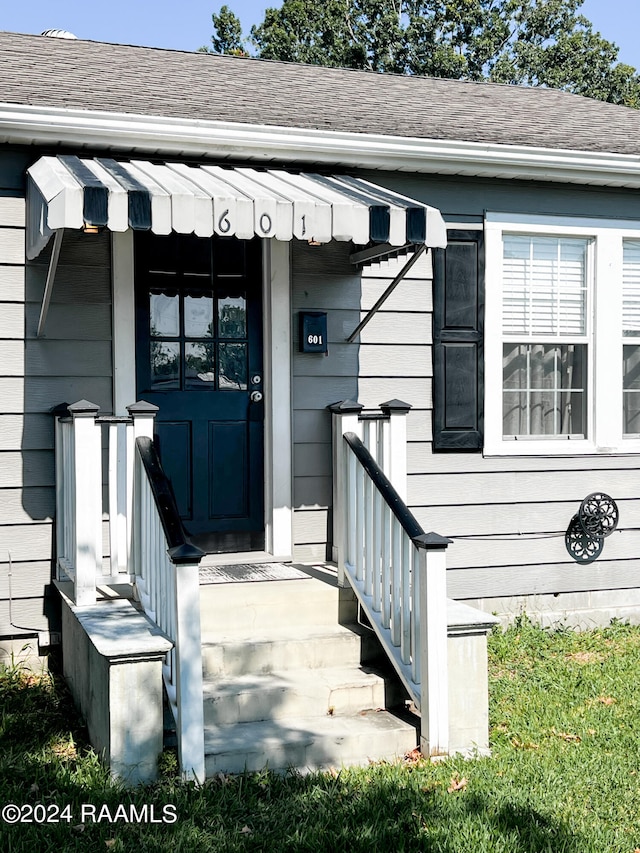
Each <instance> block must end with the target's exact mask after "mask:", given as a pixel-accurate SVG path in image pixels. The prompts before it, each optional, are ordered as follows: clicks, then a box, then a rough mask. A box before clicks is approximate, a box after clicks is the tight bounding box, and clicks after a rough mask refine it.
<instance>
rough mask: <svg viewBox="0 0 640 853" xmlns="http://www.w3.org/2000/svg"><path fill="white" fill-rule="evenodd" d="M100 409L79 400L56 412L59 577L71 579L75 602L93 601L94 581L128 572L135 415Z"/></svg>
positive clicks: (120, 579)
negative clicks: (101, 414)
mask: <svg viewBox="0 0 640 853" xmlns="http://www.w3.org/2000/svg"><path fill="white" fill-rule="evenodd" d="M99 411H100V407H99V406H97V405H95V403H90V402H88V401H87V400H80V401H79V402H78V403H74V404H73V405H71V406H64V407H61V410H60V411H58V412H57V413H56V426H55V448H56V557H57V577H58V580H70V581H72V583H73V595H72V598H73V600H74V603H75V604H77V605H85V604H94V603H95V600H96V585H98V584H117V583H128V582H129V581H130V577H131V576H130V566H131V533H132V527H131V509H132V500H133V436H134V417H111V416H107V417H99ZM103 448H106V449H107V465H106V466H103ZM103 474H104V476H103ZM105 487H106V490H107V494H106V500H104V499H103V488H105ZM103 505H106V507H107V508H108V520H107V515H106V513H104V512H103Z"/></svg>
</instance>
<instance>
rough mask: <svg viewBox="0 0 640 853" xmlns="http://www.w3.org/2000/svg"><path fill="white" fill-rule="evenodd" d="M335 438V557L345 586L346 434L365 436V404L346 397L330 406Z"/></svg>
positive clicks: (342, 584)
mask: <svg viewBox="0 0 640 853" xmlns="http://www.w3.org/2000/svg"><path fill="white" fill-rule="evenodd" d="M328 408H329V411H330V412H331V427H332V438H333V543H332V554H331V556H332V559H333V561H334V562H335V563H337V564H338V585H339V586H345V576H344V564H345V558H346V553H347V538H346V537H347V524H346V514H347V482H346V480H347V476H346V475H347V472H346V448H345V446H344V439H343V437H342V436H343V435H344V434H345V432H355V433H356V435H358V436H360V437H362V432H361V425H360V421H359V420H358V416H359V414H360V412H361V411H362V409H363V408H364V406H363V405H362V404H361V403H356V402H354V401H353V400H343V401H342V402H340V403H334V404H333V405H332V406H329V407H328Z"/></svg>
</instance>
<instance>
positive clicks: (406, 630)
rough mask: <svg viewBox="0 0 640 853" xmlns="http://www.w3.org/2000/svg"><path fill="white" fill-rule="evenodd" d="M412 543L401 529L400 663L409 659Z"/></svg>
mask: <svg viewBox="0 0 640 853" xmlns="http://www.w3.org/2000/svg"><path fill="white" fill-rule="evenodd" d="M412 548H413V545H412V544H411V540H410V539H409V537H408V536H407V534H406V533H405V532H404V530H403V531H402V572H401V580H400V584H401V588H402V592H401V599H402V607H401V610H400V620H401V628H400V659H401V660H402V663H407V664H408V663H410V661H411V549H412Z"/></svg>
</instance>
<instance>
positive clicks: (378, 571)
mask: <svg viewBox="0 0 640 853" xmlns="http://www.w3.org/2000/svg"><path fill="white" fill-rule="evenodd" d="M383 503H384V501H383V500H382V495H381V494H380V492H379V491H378V490H377V489H374V490H373V547H372V555H373V609H374V610H375V611H376V613H380V610H381V609H382V604H381V600H382V561H383V559H384V554H383V547H382V504H383Z"/></svg>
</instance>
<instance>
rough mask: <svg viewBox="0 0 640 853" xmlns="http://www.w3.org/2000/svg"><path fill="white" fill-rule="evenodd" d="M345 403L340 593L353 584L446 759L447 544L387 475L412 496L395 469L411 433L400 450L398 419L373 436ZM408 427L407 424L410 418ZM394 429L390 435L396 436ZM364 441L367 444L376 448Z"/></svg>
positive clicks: (341, 413)
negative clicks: (427, 526) (421, 519)
mask: <svg viewBox="0 0 640 853" xmlns="http://www.w3.org/2000/svg"><path fill="white" fill-rule="evenodd" d="M394 403H397V401H394ZM339 405H340V408H339V409H337V407H332V412H333V415H334V466H335V467H334V481H335V484H336V488H335V492H334V505H333V507H334V509H333V511H334V543H335V544H334V549H335V558H336V559H337V562H338V567H339V581H340V583H341V584H342V585H345V584H346V583H347V582H348V583H349V584H350V586H351V587H352V588H353V589H354V591H355V593H356V596H357V597H358V600H359V602H360V605H361V607H362V609H363V610H364V612H365V614H366V616H367V618H368V620H369V622H370V624H371V626H372V628H373V630H374V631H375V632H376V634H377V636H378V638H379V640H380V642H381V644H382V646H383V648H384V649H385V651H386V653H387V656H388V657H389V660H390V661H391V662H392V664H393V666H394V667H395V669H396V671H397V672H398V675H399V676H400V678H401V680H402V681H403V683H404V684H405V686H406V688H407V690H408V692H409V695H410V696H411V697H412V699H413V700H414V702H415V704H416V706H417V707H418V709H419V711H420V715H421V744H422V751H423V753H424V754H426V755H431V754H438V753H446V752H447V751H448V746H449V739H448V731H449V709H448V664H447V597H446V558H445V554H446V548H447V545H448V544H449V540H448V539H445V538H444V537H442V536H439V535H438V534H435V533H429V534H425V533H424V531H423V530H422V528H421V527H420V525H419V524H418V522H417V521H416V519H415V518H414V516H413V515H412V514H411V512H410V511H409V510H408V508H407V506H406V504H405V502H404V500H403V496H402V495H401V494H400V493H399V489H398V488H394V485H392V482H391V477H390V476H387V475H386V474H385V473H384V471H383V467H382V466H383V465H386V467H387V470H388V471H389V473H390V474H393V473H395V477H396V479H397V480H398V482H399V485H400V488H401V489H402V490H403V491H404V492H405V495H406V461H405V463H404V467H403V466H402V465H401V463H400V461H397V462H396V468H395V472H393V464H392V460H393V459H394V458H397V457H399V456H402V457H403V458H404V459H405V460H406V445H405V441H406V431H405V432H404V435H403V438H404V439H405V440H404V441H396V442H395V446H394V443H393V438H392V436H391V435H390V439H389V443H388V444H386V443H385V440H384V435H385V426H384V420H389V421H391V416H390V414H387V415H386V417H384V418H383V419H378V420H377V424H376V427H375V432H374V431H372V430H371V426H370V424H371V423H372V421H371V419H370V418H363V416H362V413H361V411H360V408H361V407H359V406H358V405H357V404H353V403H348V404H344V403H343V404H339ZM402 405H403V408H402V415H406V413H407V411H408V407H407V406H405V405H404V404H402ZM397 414H398V415H399V414H400V411H399V410H398V411H397ZM383 415H384V412H383ZM402 421H403V422H404V423H406V420H405V418H404V417H403V418H402ZM391 424H393V421H391ZM391 424H390V425H389V426H387V427H386V430H387V432H388V433H391ZM356 431H357V432H358V433H360V435H358V434H356ZM367 433H369V435H367ZM360 436H362V437H363V438H364V439H365V441H368V443H369V449H368V448H367V447H366V445H365V443H363V441H362V439H361V437H360ZM397 436H398V433H397V432H396V436H395V437H396V438H397ZM374 437H375V440H373V438H374ZM381 437H382V438H381ZM374 454H375V455H376V456H377V458H378V460H379V462H378V461H376V458H374ZM380 463H381V464H380Z"/></svg>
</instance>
